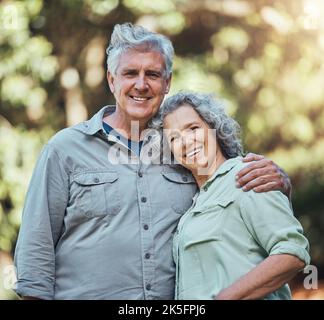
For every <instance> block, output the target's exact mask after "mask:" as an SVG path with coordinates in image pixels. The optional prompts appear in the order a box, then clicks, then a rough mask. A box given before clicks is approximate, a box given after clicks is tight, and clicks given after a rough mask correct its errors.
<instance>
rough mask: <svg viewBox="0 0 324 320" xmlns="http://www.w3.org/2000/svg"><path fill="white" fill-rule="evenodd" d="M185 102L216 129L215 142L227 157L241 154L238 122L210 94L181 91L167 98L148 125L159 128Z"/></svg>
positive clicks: (219, 101)
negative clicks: (167, 116)
mask: <svg viewBox="0 0 324 320" xmlns="http://www.w3.org/2000/svg"><path fill="white" fill-rule="evenodd" d="M185 104H188V105H190V106H192V107H193V109H194V110H195V111H196V112H197V113H198V114H199V116H200V117H201V118H202V119H203V120H204V121H205V122H206V123H207V124H208V126H209V127H210V128H211V129H215V130H216V138H217V142H218V144H219V146H220V148H221V150H222V153H223V155H224V156H225V157H226V158H227V159H229V158H235V157H237V156H239V155H242V154H243V147H242V144H241V139H240V126H239V124H238V123H237V122H236V121H235V120H234V119H233V118H231V117H230V116H228V115H227V114H226V113H225V109H224V105H223V103H222V102H221V100H220V99H218V98H216V97H215V96H213V95H211V94H201V93H195V92H184V91H182V92H179V93H177V94H175V95H174V96H171V97H169V98H167V99H166V100H165V101H164V103H163V104H162V106H161V107H160V110H159V112H158V113H157V114H156V115H155V117H154V118H153V119H152V120H151V123H150V127H152V128H154V129H161V128H162V127H163V121H164V118H165V117H166V115H168V114H169V113H171V112H173V111H175V110H176V109H178V108H180V107H181V106H183V105H185Z"/></svg>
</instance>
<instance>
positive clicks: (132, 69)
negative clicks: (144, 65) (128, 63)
mask: <svg viewBox="0 0 324 320" xmlns="http://www.w3.org/2000/svg"><path fill="white" fill-rule="evenodd" d="M121 72H122V73H127V72H137V69H135V68H125V69H122V70H121Z"/></svg>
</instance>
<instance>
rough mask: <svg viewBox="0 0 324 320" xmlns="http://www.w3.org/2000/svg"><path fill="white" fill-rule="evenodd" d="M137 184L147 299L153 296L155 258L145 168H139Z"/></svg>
mask: <svg viewBox="0 0 324 320" xmlns="http://www.w3.org/2000/svg"><path fill="white" fill-rule="evenodd" d="M138 169H139V170H137V173H136V174H137V176H138V178H137V179H136V184H137V194H138V199H139V214H140V223H141V225H142V226H143V228H141V252H142V268H143V269H142V270H143V287H144V296H145V299H148V298H149V299H151V298H152V288H153V282H154V274H155V272H154V270H155V269H154V259H152V257H153V255H152V253H153V248H154V245H153V234H152V232H151V227H150V226H151V207H150V201H149V198H148V192H149V190H148V185H147V181H146V179H145V177H144V175H143V170H140V168H138Z"/></svg>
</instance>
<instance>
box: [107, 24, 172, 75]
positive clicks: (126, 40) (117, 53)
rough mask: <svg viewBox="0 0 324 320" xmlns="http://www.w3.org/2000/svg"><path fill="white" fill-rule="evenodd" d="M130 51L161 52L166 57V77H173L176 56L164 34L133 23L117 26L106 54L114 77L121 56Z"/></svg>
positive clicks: (108, 65) (109, 68) (108, 66)
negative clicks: (173, 63)
mask: <svg viewBox="0 0 324 320" xmlns="http://www.w3.org/2000/svg"><path fill="white" fill-rule="evenodd" d="M130 49H138V50H141V51H143V52H148V51H157V52H160V53H161V54H162V55H163V57H164V62H165V68H166V74H165V77H169V76H170V75H171V72H172V60H173V55H174V49H173V46H172V43H171V41H170V40H169V39H168V38H167V37H165V36H163V35H162V34H158V33H154V32H151V31H148V30H147V29H145V28H143V27H141V26H137V25H132V24H131V23H124V24H116V25H115V27H114V30H113V33H112V35H111V39H110V44H109V46H108V48H107V50H106V53H107V68H108V70H109V71H110V72H111V73H112V74H113V75H116V71H117V68H118V64H119V60H120V57H121V55H122V54H123V53H124V52H125V51H127V50H130Z"/></svg>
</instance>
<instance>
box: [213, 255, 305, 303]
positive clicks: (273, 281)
mask: <svg viewBox="0 0 324 320" xmlns="http://www.w3.org/2000/svg"><path fill="white" fill-rule="evenodd" d="M304 266H305V263H304V262H303V261H301V260H300V259H298V258H297V257H295V256H292V255H288V254H279V255H273V256H270V257H268V258H267V259H265V260H264V261H262V262H261V263H260V264H259V265H257V266H256V267H255V268H254V269H252V270H251V271H250V272H248V273H247V274H246V275H244V276H243V277H242V278H240V279H239V280H238V281H236V282H234V283H233V284H232V285H231V286H229V287H228V288H226V289H224V290H222V291H221V292H220V293H219V294H218V295H217V296H216V297H215V300H250V299H261V298H264V297H265V296H266V295H268V294H269V293H271V292H274V291H276V290H277V289H279V288H280V287H282V286H283V285H284V284H285V283H287V282H288V281H290V280H291V279H292V278H293V277H294V276H295V275H296V274H297V272H298V271H300V270H301V269H303V268H304Z"/></svg>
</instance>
